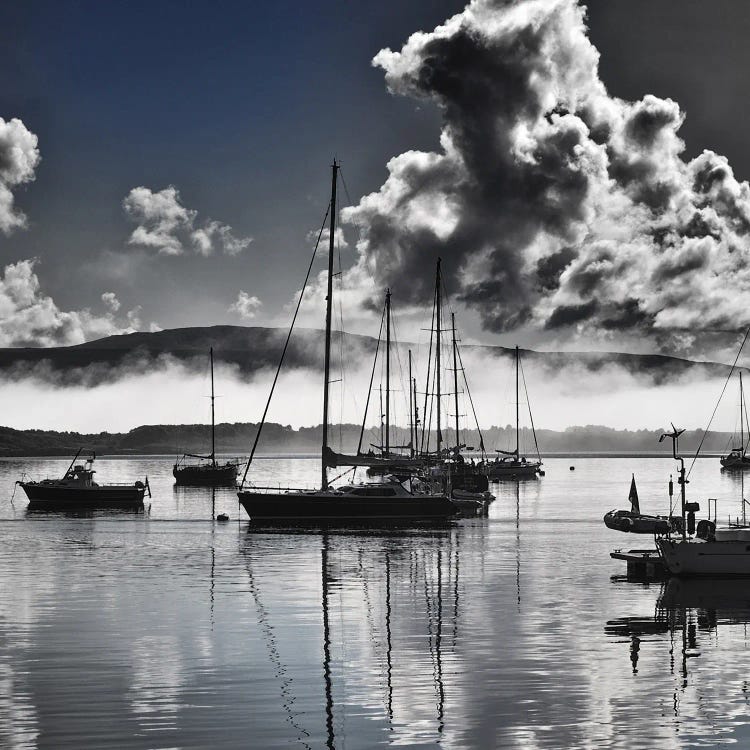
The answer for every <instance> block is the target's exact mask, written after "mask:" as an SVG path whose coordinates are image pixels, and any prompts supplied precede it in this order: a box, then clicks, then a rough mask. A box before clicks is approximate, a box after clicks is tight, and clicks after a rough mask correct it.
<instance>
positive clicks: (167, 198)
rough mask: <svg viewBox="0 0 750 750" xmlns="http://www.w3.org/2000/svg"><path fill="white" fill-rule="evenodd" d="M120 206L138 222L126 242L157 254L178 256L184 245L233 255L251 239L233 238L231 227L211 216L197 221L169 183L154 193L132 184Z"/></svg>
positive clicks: (205, 253)
mask: <svg viewBox="0 0 750 750" xmlns="http://www.w3.org/2000/svg"><path fill="white" fill-rule="evenodd" d="M123 208H124V209H125V213H126V214H127V215H128V217H129V218H130V219H132V220H133V221H135V222H137V223H138V226H137V227H136V228H135V229H134V230H133V232H132V234H131V235H130V239H129V240H128V243H129V244H130V245H138V246H141V247H146V248H151V249H153V250H156V251H157V252H158V253H159V254H160V255H182V254H183V253H184V252H185V249H186V248H187V247H192V249H193V250H194V252H196V253H197V254H199V255H203V256H209V255H213V253H214V252H216V251H221V252H223V253H224V254H226V255H237V254H238V253H240V252H242V251H243V250H244V249H245V248H246V247H247V246H248V245H249V244H250V243H251V242H252V238H251V237H235V236H234V234H232V227H230V226H228V225H227V224H222V223H221V222H219V221H215V220H213V219H206V220H205V221H204V222H203V223H201V224H197V223H196V222H197V219H198V212H197V211H194V210H192V209H188V208H185V206H183V205H182V203H181V201H180V193H179V191H178V190H177V188H175V187H174V186H173V185H170V186H169V187H166V188H164V189H163V190H159V191H158V192H154V191H153V190H151V189H150V188H147V187H142V186H141V187H135V188H133V189H132V190H131V191H130V192H129V193H128V195H127V196H126V197H125V199H124V200H123Z"/></svg>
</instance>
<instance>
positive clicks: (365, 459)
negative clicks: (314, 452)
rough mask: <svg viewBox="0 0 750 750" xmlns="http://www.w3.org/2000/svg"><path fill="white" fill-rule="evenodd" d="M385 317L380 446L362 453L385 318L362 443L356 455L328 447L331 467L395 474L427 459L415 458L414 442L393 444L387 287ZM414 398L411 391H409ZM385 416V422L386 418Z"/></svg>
mask: <svg viewBox="0 0 750 750" xmlns="http://www.w3.org/2000/svg"><path fill="white" fill-rule="evenodd" d="M383 319H384V321H385V410H384V407H383V390H382V388H381V389H380V445H373V446H372V448H375V449H376V451H377V452H375V451H373V450H372V449H371V450H369V451H368V452H367V453H363V452H362V440H363V437H364V432H365V422H366V420H367V411H368V409H369V405H370V395H371V394H372V383H373V379H374V376H375V368H376V366H377V363H378V354H379V350H380V342H381V335H382V332H383V327H382V323H383V322H382V321H381V328H380V335H379V336H378V344H377V347H376V349H375V358H374V360H373V365H372V374H371V376H370V388H369V391H368V394H367V402H366V404H365V414H364V418H363V420H362V430H361V432H360V435H359V445H358V446H357V453H356V455H353V456H352V455H346V454H343V453H336V452H335V451H334V450H333V449H332V448H330V447H329V448H328V452H327V457H326V461H327V463H328V466H329V468H332V469H333V468H336V467H339V466H366V467H367V475H368V476H385V475H387V474H394V475H397V476H406V477H408V476H409V475H410V474H413V473H415V472H417V471H418V470H419V469H421V468H423V467H424V461H423V460H421V459H420V458H419V457H418V456H417V457H415V455H414V451H413V448H412V445H411V443H410V445H408V446H392V445H391V437H390V436H391V290H390V289H386V290H385V305H384V307H383ZM409 372H410V374H409V381H410V382H411V351H409ZM409 395H410V400H411V392H410V394H409ZM384 419H385V422H384V421H383V420H384ZM396 448H401V449H403V448H409V455H406V454H401V453H396V452H395V449H396Z"/></svg>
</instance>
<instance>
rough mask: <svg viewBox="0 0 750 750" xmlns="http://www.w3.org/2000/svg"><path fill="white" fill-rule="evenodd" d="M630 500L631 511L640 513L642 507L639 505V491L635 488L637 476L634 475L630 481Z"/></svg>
mask: <svg viewBox="0 0 750 750" xmlns="http://www.w3.org/2000/svg"><path fill="white" fill-rule="evenodd" d="M628 500H630V510H631V511H633V513H640V512H641V506H640V505H639V503H638V490H637V489H636V486H635V474H633V476H632V478H631V480H630V492H629V494H628Z"/></svg>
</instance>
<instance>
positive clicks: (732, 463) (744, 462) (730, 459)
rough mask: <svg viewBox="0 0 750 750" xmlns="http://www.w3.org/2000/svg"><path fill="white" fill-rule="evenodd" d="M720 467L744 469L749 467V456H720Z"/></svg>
mask: <svg viewBox="0 0 750 750" xmlns="http://www.w3.org/2000/svg"><path fill="white" fill-rule="evenodd" d="M719 463H720V464H721V468H722V469H733V470H736V471H745V470H746V469H750V456H743V457H741V458H740V457H739V456H722V457H721V458H720V459H719Z"/></svg>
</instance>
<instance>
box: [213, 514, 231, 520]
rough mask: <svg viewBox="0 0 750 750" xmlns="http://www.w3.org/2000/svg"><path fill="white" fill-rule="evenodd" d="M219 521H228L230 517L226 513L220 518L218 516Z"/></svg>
mask: <svg viewBox="0 0 750 750" xmlns="http://www.w3.org/2000/svg"><path fill="white" fill-rule="evenodd" d="M216 520H217V521H228V520H229V516H228V515H227V514H226V513H219V515H218V516H216Z"/></svg>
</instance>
